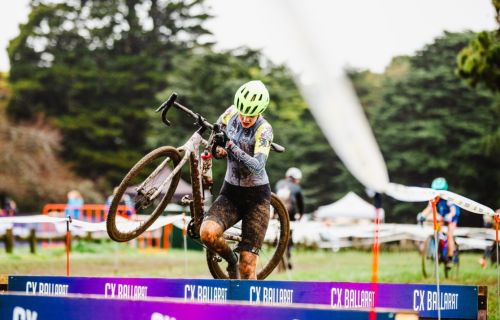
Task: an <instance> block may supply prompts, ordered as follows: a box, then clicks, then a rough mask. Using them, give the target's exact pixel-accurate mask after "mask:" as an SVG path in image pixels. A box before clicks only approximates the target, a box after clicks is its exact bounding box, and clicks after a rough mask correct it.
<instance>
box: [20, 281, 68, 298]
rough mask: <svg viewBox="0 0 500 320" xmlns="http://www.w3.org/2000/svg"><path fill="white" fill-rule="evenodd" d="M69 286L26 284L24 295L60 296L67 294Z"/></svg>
mask: <svg viewBox="0 0 500 320" xmlns="http://www.w3.org/2000/svg"><path fill="white" fill-rule="evenodd" d="M68 289H69V285H67V284H58V283H50V282H35V281H27V282H26V293H31V294H37V293H38V294H43V295H55V296H62V295H67V294H68Z"/></svg>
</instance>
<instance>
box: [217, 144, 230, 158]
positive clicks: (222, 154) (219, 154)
mask: <svg viewBox="0 0 500 320" xmlns="http://www.w3.org/2000/svg"><path fill="white" fill-rule="evenodd" d="M226 156H227V151H226V149H224V148H222V147H221V146H217V149H216V152H215V157H216V158H217V159H221V158H224V157H226Z"/></svg>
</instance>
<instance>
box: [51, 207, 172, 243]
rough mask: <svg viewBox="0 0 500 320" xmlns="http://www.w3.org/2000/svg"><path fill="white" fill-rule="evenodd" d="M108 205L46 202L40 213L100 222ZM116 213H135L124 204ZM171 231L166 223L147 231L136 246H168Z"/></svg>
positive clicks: (129, 214)
mask: <svg viewBox="0 0 500 320" xmlns="http://www.w3.org/2000/svg"><path fill="white" fill-rule="evenodd" d="M108 209H109V207H108V206H107V205H105V204H84V205H82V206H80V207H78V208H75V207H72V206H70V205H67V204H65V203H49V204H46V205H45V206H44V207H43V209H42V213H43V214H44V215H50V216H53V217H65V216H68V215H71V217H72V218H74V219H78V220H82V221H87V222H102V221H105V220H106V218H107V216H108ZM117 214H118V215H120V216H122V217H124V218H127V219H128V218H130V217H133V216H134V215H135V209H134V208H131V207H129V206H126V205H119V206H118V208H117ZM171 233H172V225H166V226H164V227H163V228H161V229H156V230H152V231H147V232H145V233H144V234H142V235H140V236H139V237H138V238H137V247H138V248H139V249H162V250H168V248H170V240H169V239H170V235H171Z"/></svg>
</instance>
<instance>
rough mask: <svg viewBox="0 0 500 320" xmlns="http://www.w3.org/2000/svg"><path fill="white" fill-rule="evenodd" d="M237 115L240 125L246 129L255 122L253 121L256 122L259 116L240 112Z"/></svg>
mask: <svg viewBox="0 0 500 320" xmlns="http://www.w3.org/2000/svg"><path fill="white" fill-rule="evenodd" d="M239 117H240V122H241V125H242V126H243V128H245V129H248V128H250V127H251V126H253V125H254V124H255V122H257V118H258V117H259V116H244V115H242V114H241V113H240V114H239Z"/></svg>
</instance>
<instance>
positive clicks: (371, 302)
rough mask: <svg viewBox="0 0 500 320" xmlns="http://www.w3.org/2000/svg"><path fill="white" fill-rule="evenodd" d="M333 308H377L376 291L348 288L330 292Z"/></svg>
mask: <svg viewBox="0 0 500 320" xmlns="http://www.w3.org/2000/svg"><path fill="white" fill-rule="evenodd" d="M330 306H331V307H332V308H351V309H353V308H371V307H374V306H375V291H371V290H357V289H347V288H332V289H331V290H330Z"/></svg>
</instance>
